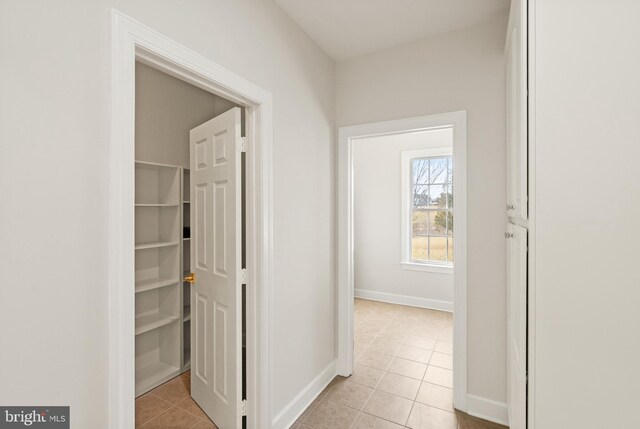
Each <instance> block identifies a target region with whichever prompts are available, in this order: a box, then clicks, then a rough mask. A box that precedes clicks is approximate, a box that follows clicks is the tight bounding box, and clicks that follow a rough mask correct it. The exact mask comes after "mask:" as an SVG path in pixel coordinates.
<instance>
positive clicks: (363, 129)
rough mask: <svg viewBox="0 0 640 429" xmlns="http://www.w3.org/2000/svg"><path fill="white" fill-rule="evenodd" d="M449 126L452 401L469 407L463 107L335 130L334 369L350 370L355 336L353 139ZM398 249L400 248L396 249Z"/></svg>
mask: <svg viewBox="0 0 640 429" xmlns="http://www.w3.org/2000/svg"><path fill="white" fill-rule="evenodd" d="M449 126H450V127H452V128H453V133H454V137H453V159H454V171H453V174H454V177H456V178H457V179H455V187H454V191H453V192H454V196H455V197H454V199H455V201H456V207H455V209H454V213H453V216H454V224H455V225H456V233H455V234H454V247H453V248H454V260H455V261H456V262H455V263H454V265H453V275H454V302H453V308H454V313H453V368H454V371H453V395H454V397H453V401H454V406H455V407H456V408H457V409H459V410H461V411H467V174H466V172H467V112H466V111H457V112H450V113H442V114H436V115H429V116H419V117H413V118H406V119H398V120H392V121H384V122H375V123H369V124H361V125H354V126H348V127H340V128H339V129H338V217H337V223H338V256H337V257H338V261H337V266H338V272H337V276H338V317H337V339H338V344H337V346H338V347H337V348H338V358H337V372H338V374H339V375H342V376H345V377H346V376H349V375H351V374H352V373H353V363H354V362H353V361H354V356H353V341H354V326H353V323H354V322H353V321H354V260H353V252H354V225H353V223H354V219H353V201H354V195H353V183H354V181H353V149H352V146H353V140H354V139H357V138H363V137H374V136H381V135H389V134H400V133H406V132H411V131H424V130H429V129H437V128H442V127H449ZM398 250H400V249H398Z"/></svg>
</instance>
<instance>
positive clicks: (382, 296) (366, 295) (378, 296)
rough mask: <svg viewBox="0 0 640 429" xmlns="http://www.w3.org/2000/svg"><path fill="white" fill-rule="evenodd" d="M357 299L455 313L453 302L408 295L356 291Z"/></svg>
mask: <svg viewBox="0 0 640 429" xmlns="http://www.w3.org/2000/svg"><path fill="white" fill-rule="evenodd" d="M354 292H355V297H356V298H363V299H370V300H372V301H382V302H388V303H390V304H401V305H410V306H412V307H421V308H430V309H432V310H441V311H448V312H453V302H449V301H439V300H437V299H429V298H418V297H415V296H408V295H396V294H395V293H386V292H377V291H372V290H364V289H355V290H354Z"/></svg>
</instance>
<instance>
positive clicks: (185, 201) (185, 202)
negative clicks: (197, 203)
mask: <svg viewBox="0 0 640 429" xmlns="http://www.w3.org/2000/svg"><path fill="white" fill-rule="evenodd" d="M182 203H183V204H191V201H189V200H184V201H183V202H182Z"/></svg>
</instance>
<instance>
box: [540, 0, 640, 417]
mask: <svg viewBox="0 0 640 429" xmlns="http://www.w3.org/2000/svg"><path fill="white" fill-rule="evenodd" d="M535 11H536V13H535V20H536V38H535V40H534V42H535V50H534V52H533V53H534V54H535V60H536V68H535V90H534V93H533V94H532V95H533V97H534V99H535V101H536V109H535V112H534V115H533V118H534V119H535V128H534V130H533V131H534V133H535V144H536V151H535V160H536V162H537V166H536V171H535V174H536V176H535V187H536V210H535V219H536V233H535V246H536V251H535V256H536V264H535V268H534V269H535V276H536V288H535V294H534V296H533V299H534V301H533V302H534V303H535V308H536V323H535V333H534V335H535V337H534V338H535V342H536V349H535V356H534V358H535V368H534V371H535V372H534V382H535V392H534V400H535V410H534V417H535V423H536V429H545V428H568V429H574V428H580V429H600V428H620V429H623V428H624V429H631V428H638V427H640V413H638V410H637V406H638V403H639V401H640V390H639V387H638V380H640V366H639V365H638V363H639V362H640V331H639V327H640V310H639V304H640V271H639V270H638V261H639V260H640V246H639V245H638V243H639V242H640V232H639V231H640V229H639V228H638V214H639V213H640V168H638V160H640V127H639V118H640V79H639V76H640V54H639V48H640V26H639V25H638V22H637V20H638V16H640V2H638V1H635V0H621V1H616V2H597V1H587V2H585V1H579V0H565V1H561V2H558V1H555V0H536V2H535Z"/></svg>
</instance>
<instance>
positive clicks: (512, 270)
mask: <svg viewBox="0 0 640 429" xmlns="http://www.w3.org/2000/svg"><path fill="white" fill-rule="evenodd" d="M507 238H508V240H507V243H508V244H507V255H508V256H507V257H508V261H507V338H508V345H507V367H508V379H509V382H508V383H507V386H508V409H509V427H510V428H511V429H525V428H526V425H527V230H526V228H523V227H521V226H519V225H514V224H512V223H509V224H507Z"/></svg>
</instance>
